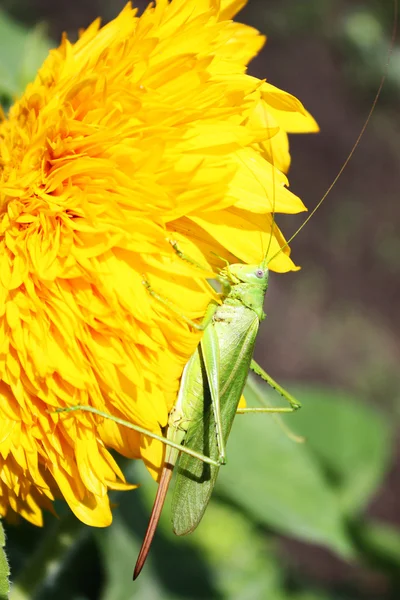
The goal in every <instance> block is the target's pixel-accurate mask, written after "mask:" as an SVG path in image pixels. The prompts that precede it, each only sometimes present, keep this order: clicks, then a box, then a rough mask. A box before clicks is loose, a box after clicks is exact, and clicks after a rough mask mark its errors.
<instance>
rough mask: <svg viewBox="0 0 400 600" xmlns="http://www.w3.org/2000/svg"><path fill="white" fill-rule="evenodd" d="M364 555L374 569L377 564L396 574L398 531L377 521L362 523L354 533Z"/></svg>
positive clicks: (399, 544) (399, 550) (399, 555)
mask: <svg viewBox="0 0 400 600" xmlns="http://www.w3.org/2000/svg"><path fill="white" fill-rule="evenodd" d="M356 535H357V542H358V544H359V546H360V547H361V549H362V552H363V554H364V555H366V556H368V557H369V559H370V562H372V564H373V565H374V566H375V567H376V566H377V565H378V564H379V565H381V566H382V567H384V568H386V569H392V570H394V571H395V572H396V573H398V571H399V567H400V530H399V529H398V528H396V527H394V526H393V525H389V524H387V523H381V522H379V521H367V522H365V521H362V522H361V523H360V524H359V528H358V531H357V532H356Z"/></svg>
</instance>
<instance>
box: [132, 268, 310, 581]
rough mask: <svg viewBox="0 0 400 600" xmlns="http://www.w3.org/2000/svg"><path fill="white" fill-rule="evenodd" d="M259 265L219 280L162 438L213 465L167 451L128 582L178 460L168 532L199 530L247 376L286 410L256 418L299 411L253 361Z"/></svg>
mask: <svg viewBox="0 0 400 600" xmlns="http://www.w3.org/2000/svg"><path fill="white" fill-rule="evenodd" d="M264 262H265V261H264ZM264 262H263V263H261V264H260V265H243V264H234V265H230V266H227V267H225V268H224V269H223V270H222V271H221V273H220V276H219V281H220V282H221V285H222V295H221V296H222V297H221V299H222V303H221V305H215V306H214V305H212V304H211V305H210V307H209V310H208V315H207V316H206V327H205V328H204V334H203V337H202V340H201V342H200V344H199V346H198V348H197V350H196V352H195V353H194V354H193V356H192V357H191V359H190V360H189V362H188V363H187V365H186V367H185V369H184V372H183V376H182V381H181V386H180V390H179V394H178V399H177V402H176V405H175V407H174V408H173V410H172V412H171V415H170V419H169V426H168V433H167V438H168V439H170V440H173V441H174V442H177V441H178V440H179V442H180V443H184V446H183V447H184V448H191V449H192V450H195V451H196V453H197V454H202V455H203V456H204V457H206V456H208V457H212V458H214V460H215V462H214V463H213V464H210V462H209V461H207V462H205V461H202V460H198V459H196V458H193V457H192V456H190V455H188V454H183V455H182V456H180V457H179V451H177V450H176V448H171V447H169V448H167V450H166V457H165V463H164V467H163V470H162V474H161V478H160V484H159V488H158V491H157V495H156V499H155V502H154V506H153V511H152V514H151V517H150V523H149V526H148V529H147V532H146V535H145V538H144V541H143V545H142V548H141V551H140V553H139V557H138V560H137V563H136V567H135V571H134V579H136V577H138V575H139V573H140V571H141V569H142V567H143V564H144V562H145V560H146V557H147V554H148V551H149V548H150V544H151V541H152V538H153V536H154V532H155V529H156V527H157V523H158V520H159V517H160V514H161V510H162V507H163V504H164V500H165V496H166V493H167V490H168V486H169V483H170V480H171V477H172V470H173V467H174V465H175V464H176V462H177V460H178V457H179V463H178V472H177V477H176V484H175V491H174V496H173V501H172V522H173V530H174V532H175V533H176V534H177V535H185V534H187V533H190V532H192V531H193V530H194V529H195V528H196V527H197V525H198V524H199V522H200V520H201V518H202V516H203V514H204V512H205V510H206V508H207V505H208V502H209V500H210V497H211V493H212V490H213V488H214V485H215V482H216V479H217V475H218V471H219V467H220V466H221V465H223V464H224V463H225V462H226V461H225V444H226V441H227V438H228V436H229V433H230V430H231V427H232V423H233V419H234V418H235V415H236V411H237V408H238V405H239V401H240V398H241V396H242V392H243V389H244V386H245V383H246V380H247V376H248V373H249V369H250V368H251V369H253V370H254V371H255V372H256V373H257V374H258V375H260V376H261V377H262V378H263V379H264V380H265V381H267V383H269V384H270V385H271V386H272V387H273V388H274V389H276V390H277V391H278V392H279V393H281V394H282V396H284V398H285V399H286V400H288V402H289V404H290V406H289V407H281V408H276V409H274V408H265V409H262V412H281V413H282V412H292V411H294V410H296V409H298V408H299V407H300V403H299V402H298V401H297V400H295V399H294V398H293V397H292V396H291V395H290V394H289V393H288V392H286V391H285V390H284V389H283V388H281V387H280V386H279V385H278V384H277V383H276V382H275V381H274V380H273V379H272V378H271V377H270V376H269V375H267V374H266V373H265V371H264V370H263V369H262V368H261V367H259V366H258V365H257V364H256V363H255V362H254V361H253V360H252V356H253V350H254V344H255V340H256V337H257V333H258V328H259V325H260V321H262V320H263V319H264V318H265V314H264V311H263V303H264V297H265V294H266V291H267V288H268V276H269V271H268V268H267V267H266V266H265V264H264ZM241 412H252V409H251V408H249V409H241Z"/></svg>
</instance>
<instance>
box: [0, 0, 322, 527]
mask: <svg viewBox="0 0 400 600" xmlns="http://www.w3.org/2000/svg"><path fill="white" fill-rule="evenodd" d="M244 3H245V2H244V1H240V0H221V2H218V1H217V0H172V2H171V3H169V2H167V0H157V2H156V6H152V5H150V6H149V7H148V9H147V10H146V11H145V12H144V13H143V15H142V16H141V17H140V18H139V17H137V15H136V11H135V10H133V9H132V8H131V6H130V5H128V6H126V8H125V9H124V10H123V11H122V12H121V14H120V15H119V16H118V17H117V18H116V19H115V20H114V21H112V22H111V23H109V24H108V25H106V26H104V27H102V28H100V22H99V21H98V20H97V21H95V22H94V23H93V24H92V25H91V26H90V27H89V28H88V29H87V30H86V31H85V32H83V33H82V34H81V37H80V39H79V40H78V41H77V42H76V43H75V44H71V43H70V42H69V41H68V40H67V39H66V38H65V37H64V39H63V41H62V43H61V45H60V47H59V48H57V49H55V50H52V51H51V52H50V55H49V57H48V58H47V60H46V61H45V63H44V65H43V67H42V68H41V69H40V71H39V73H38V75H37V78H36V80H35V81H34V82H33V83H32V84H30V85H29V86H28V87H27V89H26V91H25V93H24V95H23V96H22V98H21V99H19V100H18V101H17V102H16V103H15V105H14V106H13V107H12V108H11V110H10V113H9V115H8V118H7V119H6V120H3V122H2V123H1V124H0V331H1V338H0V346H1V354H0V455H1V461H2V462H1V476H0V491H1V499H0V513H1V514H2V515H5V514H7V512H9V511H11V512H12V511H15V512H16V513H19V514H21V515H22V516H23V517H24V518H26V519H28V520H29V521H31V522H32V523H35V524H38V525H40V524H41V522H42V508H51V504H52V500H53V499H54V497H55V496H60V495H62V496H63V497H64V498H65V500H66V501H67V502H68V504H69V505H70V507H71V509H72V510H73V511H74V513H75V514H76V515H77V517H78V518H79V519H81V520H82V521H84V522H85V523H88V524H90V525H96V526H105V525H108V524H109V523H110V522H111V511H110V505H109V499H108V490H110V489H126V488H129V487H132V486H129V485H128V484H127V483H126V482H125V479H124V476H123V474H122V473H121V471H120V469H119V468H118V466H117V464H116V462H115V460H114V459H113V458H112V456H111V454H110V452H109V450H108V448H113V449H116V450H118V452H120V453H122V454H123V455H125V456H128V457H133V458H140V457H141V458H143V459H145V461H146V463H147V465H148V467H149V468H150V470H152V471H153V472H157V470H158V468H159V465H160V462H161V460H162V457H161V450H160V445H159V444H151V443H149V442H148V440H146V439H144V438H143V437H142V436H140V435H138V434H136V433H135V432H132V431H128V430H126V429H124V428H122V427H120V426H118V425H116V424H115V423H113V422H111V421H103V420H102V419H99V418H98V417H96V416H94V415H91V414H88V413H82V412H81V413H77V412H74V413H68V414H56V413H55V412H54V411H55V409H56V408H58V407H65V406H72V405H76V404H85V405H87V404H90V405H92V406H94V407H96V408H98V409H100V410H103V411H106V412H108V413H112V414H113V415H116V416H119V417H121V418H124V419H126V420H128V421H130V422H132V423H136V424H139V425H141V426H143V427H146V428H147V429H149V430H151V431H154V432H158V433H160V432H161V427H163V426H165V424H166V421H167V416H168V412H169V410H170V408H171V406H172V404H173V402H174V399H175V398H176V393H177V389H178V386H179V377H180V375H181V372H182V369H183V366H184V364H185V363H186V362H187V360H188V358H189V356H190V355H191V354H192V353H193V351H194V349H195V347H196V345H197V343H198V341H199V336H198V334H196V333H193V331H192V330H191V328H190V327H189V326H188V325H187V324H186V323H185V321H184V320H183V319H182V318H181V317H180V316H179V313H183V314H185V315H187V317H189V318H191V319H196V318H200V317H201V316H202V315H203V314H204V311H205V307H206V306H207V304H208V302H209V300H210V298H211V296H212V291H211V289H210V288H209V286H208V284H207V283H206V280H205V274H204V273H203V272H201V271H200V270H199V269H195V268H194V267H193V266H191V265H190V264H188V263H186V262H184V261H182V260H181V259H180V258H179V257H178V256H177V255H176V253H175V251H174V250H173V248H172V246H171V244H170V243H169V242H170V240H175V241H177V243H178V244H179V246H180V248H181V249H182V250H183V251H185V252H186V253H187V254H189V255H191V256H192V257H193V258H194V259H196V260H198V261H199V262H201V263H202V264H204V265H206V266H207V267H208V268H209V269H215V268H216V267H217V266H218V264H219V261H218V259H216V258H214V259H213V255H212V254H211V252H210V251H211V250H212V251H213V252H214V253H216V254H218V255H220V256H222V257H226V258H227V259H228V260H230V261H232V260H234V261H238V260H239V261H244V262H259V261H260V260H261V258H262V252H263V251H265V249H266V248H267V247H268V245H269V242H270V238H271V235H270V232H271V220H272V217H271V212H272V211H274V210H275V211H276V212H285V213H296V212H298V211H301V210H304V206H303V204H302V202H301V201H300V200H299V199H298V198H297V197H296V196H294V195H293V194H292V193H291V192H289V191H288V189H287V188H286V187H285V185H286V184H287V180H286V177H285V175H284V173H283V172H284V171H286V170H287V168H288V166H289V153H288V145H287V135H286V132H290V131H296V132H300V131H315V130H316V129H317V126H316V124H315V122H314V120H313V119H312V117H311V116H310V115H309V114H308V113H307V112H306V110H305V109H304V108H303V106H302V105H301V103H300V102H299V101H298V100H296V99H295V98H293V97H292V96H290V95H289V94H287V93H286V92H282V91H281V90H279V89H277V88H275V87H273V86H272V85H271V84H269V83H266V82H263V81H260V80H258V79H256V78H254V77H251V76H249V75H247V74H246V65H247V63H248V62H249V60H250V59H251V58H252V57H253V56H254V55H255V54H256V53H257V52H258V51H259V49H260V48H261V46H262V45H263V43H264V41H265V40H264V38H263V37H262V36H261V35H259V33H258V32H257V31H256V30H254V29H252V28H250V27H247V26H245V25H242V24H238V23H233V22H232V21H230V19H231V18H232V17H233V16H234V14H235V13H236V12H237V10H238V9H239V8H241V6H242V5H243V4H244ZM283 245H284V239H283V237H282V234H281V233H280V231H279V230H278V228H277V227H275V228H274V229H273V235H272V240H271V245H270V255H271V256H272V255H274V254H275V253H276V252H277V251H278V250H279V248H280V247H281V246H283ZM270 267H271V268H272V269H275V270H276V271H288V270H291V269H294V268H295V266H294V264H293V263H292V261H291V259H290V258H289V250H288V248H285V249H284V252H282V253H281V254H280V255H279V256H278V257H276V258H275V260H273V261H272V263H271V265H270ZM144 278H146V280H148V281H149V282H150V284H151V286H152V288H153V289H154V290H155V291H157V292H158V293H160V294H161V295H162V296H164V297H166V298H169V299H170V300H171V303H172V304H173V306H174V307H175V309H176V311H175V312H174V311H172V310H170V308H168V307H167V306H166V305H164V304H162V303H160V302H157V300H155V299H154V298H153V297H152V296H150V294H149V292H148V291H147V290H146V288H145V286H144V285H143V280H144Z"/></svg>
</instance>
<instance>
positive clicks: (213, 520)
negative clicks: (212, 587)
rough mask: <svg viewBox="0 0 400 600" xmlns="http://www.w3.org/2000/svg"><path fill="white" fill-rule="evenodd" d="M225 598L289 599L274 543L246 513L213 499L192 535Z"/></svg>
mask: <svg viewBox="0 0 400 600" xmlns="http://www.w3.org/2000/svg"><path fill="white" fill-rule="evenodd" d="M192 538H193V542H194V543H195V544H196V545H197V546H198V547H199V548H201V549H202V550H203V552H204V555H205V556H206V557H207V559H208V562H209V564H210V565H212V570H213V578H214V580H215V581H216V582H217V586H218V589H219V590H220V591H221V593H222V597H223V598H229V599H230V600H244V599H246V600H250V599H254V600H258V599H259V598H273V599H274V600H286V599H287V595H286V593H285V591H284V588H283V573H282V571H281V569H280V566H279V561H278V559H277V558H276V557H275V556H274V551H275V547H274V545H273V543H272V542H270V541H268V538H267V537H266V536H265V535H263V534H262V532H261V531H260V530H259V529H258V528H257V527H255V525H254V523H252V522H251V521H250V520H249V519H248V518H246V516H245V515H243V513H241V512H239V511H238V510H237V509H235V508H234V507H233V506H231V505H227V504H225V503H220V502H218V501H216V500H215V498H214V499H213V501H212V502H211V503H210V504H209V506H208V508H207V512H206V515H205V517H204V519H203V521H202V522H201V524H200V526H199V527H198V528H197V529H196V531H195V532H194V534H193V535H192Z"/></svg>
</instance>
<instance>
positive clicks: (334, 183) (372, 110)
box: [268, 0, 398, 264]
mask: <svg viewBox="0 0 400 600" xmlns="http://www.w3.org/2000/svg"><path fill="white" fill-rule="evenodd" d="M393 7H394V10H393V12H394V16H393V28H392V35H391V40H390V46H389V51H388V56H387V60H386V65H385V69H384V71H383V75H382V77H381V80H380V83H379V87H378V90H377V92H376V94H375V98H374V101H373V102H372V106H371V108H370V110H369V113H368V116H367V118H366V119H365V121H364V125H363V126H362V128H361V131H360V133H359V134H358V136H357V139H356V141H355V142H354V144H353V147H352V149H351V150H350V153H349V155H348V156H347V158H346V160H345V161H344V163H343V165H342V166H341V168H340V169H339V172H338V173H337V175H336V177H335V178H334V180H333V181H332V183H331V184H330V186H329V187H328V189H327V190H326V192H325V194H324V195H323V196H322V198H321V200H320V201H319V202H318V204H317V205H316V206H315V208H313V210H312V211H311V212H310V214H309V215H308V217H307V218H306V219H305V221H304V222H303V223H302V224H301V225H300V227H299V228H298V229H297V230H296V231H295V232H294V234H293V235H292V236H291V237H290V238H289V239H288V240H287V242H286V244H284V245H283V246H282V248H281V249H280V250H279V252H277V253H276V254H274V256H273V257H272V258H270V260H269V261H268V264H269V263H270V262H271V261H272V260H273V259H274V258H276V257H277V256H278V255H279V254H280V253H281V252H282V251H283V250H284V249H285V248H287V246H289V244H290V243H291V242H292V241H293V240H294V238H295V237H296V236H297V235H298V234H299V233H300V231H301V230H302V229H303V227H305V226H306V225H307V223H308V222H309V220H310V219H311V218H312V217H313V216H314V215H315V213H316V212H317V210H318V209H319V207H320V206H321V204H322V203H323V202H324V200H325V198H326V197H327V196H328V195H329V194H330V192H331V191H332V189H333V188H334V187H335V185H336V183H337V181H338V180H339V178H340V177H341V176H342V173H343V171H344V170H345V168H346V167H347V165H348V163H349V161H350V160H351V158H352V156H353V154H354V152H355V151H356V149H357V146H358V144H359V143H360V141H361V138H362V136H363V135H364V133H365V130H366V129H367V127H368V124H369V122H370V120H371V117H372V114H373V112H374V110H375V108H376V105H377V103H378V100H379V96H380V95H381V92H382V88H383V84H384V83H385V81H386V77H387V74H388V71H389V66H390V61H391V58H392V54H393V48H394V43H395V41H396V36H397V18H398V0H394V5H393Z"/></svg>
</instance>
